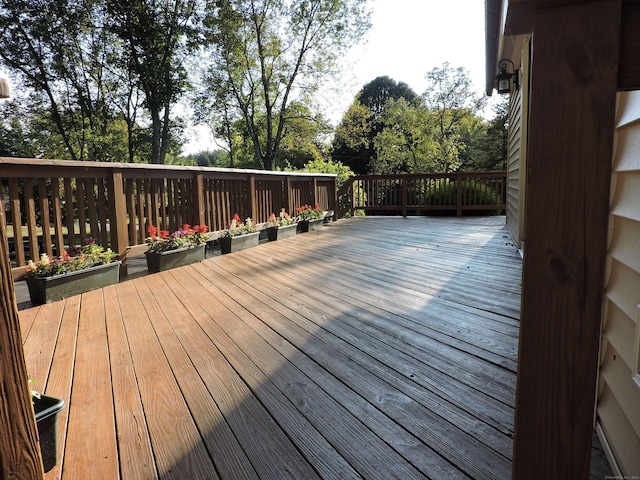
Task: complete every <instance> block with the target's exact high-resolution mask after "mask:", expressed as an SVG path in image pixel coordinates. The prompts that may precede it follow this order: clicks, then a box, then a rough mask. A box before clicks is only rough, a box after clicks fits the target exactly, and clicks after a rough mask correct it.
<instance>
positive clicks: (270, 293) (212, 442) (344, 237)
mask: <svg viewBox="0 0 640 480" xmlns="http://www.w3.org/2000/svg"><path fill="white" fill-rule="evenodd" d="M520 275H521V260H520V257H519V254H518V252H517V251H516V249H515V247H514V246H513V244H512V243H511V240H510V237H509V234H508V232H507V229H506V226H505V223H504V217H492V218H428V217H427V218H425V217H413V218H411V217H410V218H407V219H402V218H398V217H366V218H355V219H351V220H346V221H340V222H335V223H333V224H331V225H328V226H325V227H324V228H323V229H322V230H321V231H319V232H310V233H305V234H303V235H297V236H296V237H293V238H290V239H286V240H282V241H278V242H271V243H261V244H260V245H259V246H258V247H257V248H253V249H249V250H244V251H241V252H237V253H235V254H231V255H224V256H219V255H216V256H213V257H211V258H208V259H207V260H205V261H204V262H202V263H200V264H197V265H191V266H188V267H183V268H179V269H174V270H172V271H169V272H163V273H159V274H154V275H142V276H137V277H136V278H133V279H129V280H127V279H125V280H123V281H122V282H121V283H120V284H118V285H117V286H112V287H108V288H105V289H103V290H99V291H96V292H91V293H87V294H84V295H82V296H77V297H73V298H69V299H67V300H63V301H60V302H56V303H54V304H50V305H44V306H40V307H34V308H28V309H26V310H23V311H21V312H20V316H21V328H22V333H23V338H24V341H25V344H24V345H25V357H26V361H27V366H28V368H29V371H30V373H31V374H32V377H33V378H34V379H35V380H36V382H37V384H38V385H37V386H40V387H44V388H45V390H46V392H47V393H51V394H54V395H56V396H59V397H62V398H63V399H64V400H65V402H66V403H67V408H66V409H65V410H64V413H63V416H62V417H61V424H60V430H61V431H60V435H59V437H60V440H61V442H60V455H63V456H61V457H60V458H61V463H62V462H63V465H58V466H57V467H56V468H55V469H54V470H53V471H51V472H49V473H48V474H47V475H46V478H47V480H52V479H54V478H62V479H68V480H74V479H76V478H96V479H100V478H105V479H117V478H121V479H123V480H129V479H131V480H138V479H144V480H146V479H155V478H162V479H165V478H167V479H169V478H176V479H184V478H189V479H194V480H199V479H216V478H220V479H223V480H227V479H242V480H244V479H277V480H280V479H286V478H291V479H301V478H304V479H312V478H323V479H340V480H342V479H350V478H371V479H379V478H402V479H409V478H419V479H422V478H431V479H440V478H454V479H465V478H474V479H506V478H510V471H511V455H512V441H513V414H514V399H515V380H516V365H517V342H518V312H519V302H520V281H521V278H520ZM95 407H99V408H98V409H96V408H95ZM67 418H68V426H67Z"/></svg>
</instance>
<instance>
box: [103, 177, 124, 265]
mask: <svg viewBox="0 0 640 480" xmlns="http://www.w3.org/2000/svg"><path fill="white" fill-rule="evenodd" d="M107 188H108V189H109V210H110V212H111V219H110V222H109V226H110V229H111V248H112V249H113V251H114V252H117V253H118V254H119V255H120V260H121V261H122V265H121V266H120V275H122V276H126V275H127V252H128V250H129V228H128V225H127V198H126V196H125V193H124V182H123V179H122V172H119V171H114V172H113V173H112V175H111V178H110V179H109V181H108V182H107Z"/></svg>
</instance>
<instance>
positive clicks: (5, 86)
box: [0, 77, 11, 98]
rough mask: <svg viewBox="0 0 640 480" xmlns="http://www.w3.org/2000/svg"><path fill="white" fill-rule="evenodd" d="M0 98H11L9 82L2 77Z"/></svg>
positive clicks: (0, 78) (0, 80)
mask: <svg viewBox="0 0 640 480" xmlns="http://www.w3.org/2000/svg"><path fill="white" fill-rule="evenodd" d="M0 98H11V85H10V84H9V80H7V79H6V78H2V77H0Z"/></svg>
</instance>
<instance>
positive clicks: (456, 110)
mask: <svg viewBox="0 0 640 480" xmlns="http://www.w3.org/2000/svg"><path fill="white" fill-rule="evenodd" d="M427 80H428V82H429V86H428V87H427V90H425V92H424V93H423V94H422V98H423V100H424V102H425V105H426V107H427V108H428V109H429V111H430V112H431V114H432V122H433V134H434V140H435V142H436V145H437V147H436V148H437V161H438V165H437V171H439V172H443V173H446V172H453V171H455V170H457V169H458V168H459V167H460V165H461V164H462V160H461V154H462V152H463V151H464V149H465V144H464V142H463V141H462V137H461V130H462V128H463V123H464V122H465V121H469V119H470V117H473V116H477V114H478V113H479V112H480V111H481V110H482V108H483V107H484V104H485V102H486V99H485V97H484V96H483V95H482V94H478V93H476V92H475V91H473V89H472V85H471V79H470V77H469V73H468V72H467V70H465V69H464V68H463V67H458V68H453V67H450V66H449V63H448V62H445V63H444V64H443V65H442V67H441V68H434V69H433V70H431V71H430V72H429V73H427Z"/></svg>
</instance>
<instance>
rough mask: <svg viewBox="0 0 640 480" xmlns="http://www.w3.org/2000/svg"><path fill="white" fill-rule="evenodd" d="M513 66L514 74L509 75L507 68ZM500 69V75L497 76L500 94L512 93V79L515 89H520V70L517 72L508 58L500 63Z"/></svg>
mask: <svg viewBox="0 0 640 480" xmlns="http://www.w3.org/2000/svg"><path fill="white" fill-rule="evenodd" d="M509 64H511V71H512V72H513V73H509V72H508V71H507V68H508V67H509ZM498 68H499V69H500V73H498V74H497V75H496V82H497V83H498V93H500V94H503V93H511V79H512V78H513V84H514V86H515V89H516V90H517V89H518V70H516V67H515V65H514V64H513V62H512V61H511V60H509V59H508V58H503V59H502V60H500V61H499V62H498Z"/></svg>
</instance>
